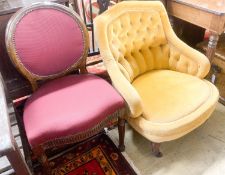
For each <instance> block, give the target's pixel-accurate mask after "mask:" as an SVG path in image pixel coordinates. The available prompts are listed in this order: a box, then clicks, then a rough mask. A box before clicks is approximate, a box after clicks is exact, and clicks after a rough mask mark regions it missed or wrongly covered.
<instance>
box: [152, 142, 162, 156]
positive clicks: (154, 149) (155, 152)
mask: <svg viewBox="0 0 225 175" xmlns="http://www.w3.org/2000/svg"><path fill="white" fill-rule="evenodd" d="M151 146H152V153H153V155H154V156H156V157H162V156H163V154H162V153H161V152H160V149H159V148H160V143H154V142H151Z"/></svg>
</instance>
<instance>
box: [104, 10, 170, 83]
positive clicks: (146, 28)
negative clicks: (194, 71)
mask: <svg viewBox="0 0 225 175" xmlns="http://www.w3.org/2000/svg"><path fill="white" fill-rule="evenodd" d="M108 41H109V47H110V49H111V52H112V54H113V57H114V58H115V59H116V61H117V62H118V66H119V67H120V69H121V71H122V72H123V73H125V74H127V75H129V78H130V80H131V81H132V79H134V78H135V77H137V76H138V75H140V74H142V73H144V72H146V71H149V70H152V69H164V68H168V65H169V64H168V57H169V46H168V43H167V40H166V37H165V33H164V30H163V26H162V22H161V18H160V14H159V12H157V11H156V10H146V11H141V12H140V11H135V10H132V11H127V12H125V13H123V14H121V15H120V16H118V17H117V18H116V19H114V20H113V22H112V23H110V24H109V26H108ZM126 77H127V76H126Z"/></svg>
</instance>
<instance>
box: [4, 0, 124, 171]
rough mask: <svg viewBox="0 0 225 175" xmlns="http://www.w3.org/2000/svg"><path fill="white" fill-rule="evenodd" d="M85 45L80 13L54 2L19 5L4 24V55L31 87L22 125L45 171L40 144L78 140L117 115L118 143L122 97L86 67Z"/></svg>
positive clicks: (121, 135) (43, 146)
mask: <svg viewBox="0 0 225 175" xmlns="http://www.w3.org/2000/svg"><path fill="white" fill-rule="evenodd" d="M88 45H89V40H88V33H87V30H86V27H85V25H84V24H83V22H82V21H81V19H80V17H79V16H78V15H77V14H76V13H75V12H74V11H72V10H70V9H69V8H67V7H65V6H63V5H60V4H55V3H37V4H33V5H31V6H29V7H26V8H23V9H21V10H19V11H18V12H17V13H16V14H15V15H13V16H12V18H11V20H10V22H9V23H8V26H7V30H6V46H7V51H8V54H9V56H10V59H11V61H12V63H13V64H14V65H15V66H16V68H17V69H18V70H19V71H20V72H21V73H22V74H23V75H24V76H25V77H26V78H27V79H28V80H29V82H30V83H31V85H32V88H33V91H34V92H33V94H32V95H31V96H30V97H29V98H28V100H27V101H26V103H25V106H24V112H23V124H24V130H25V133H26V136H27V140H28V142H29V145H30V148H31V150H32V153H33V155H34V157H36V159H38V160H39V161H40V163H41V164H42V166H43V167H44V169H45V171H46V172H45V173H46V174H50V173H51V170H50V167H49V162H48V158H47V157H46V154H45V151H46V149H50V148H55V147H60V146H62V145H66V144H72V143H74V142H80V141H83V140H84V139H86V138H89V137H91V136H93V135H95V134H97V133H98V132H100V131H102V130H103V128H104V127H106V126H107V125H108V124H109V123H110V122H111V121H112V120H116V119H117V118H119V119H118V120H119V122H118V123H119V124H118V125H119V126H120V127H119V140H120V141H119V142H120V144H119V148H120V149H121V150H123V149H124V142H123V139H124V132H125V130H124V119H123V116H124V115H125V111H126V110H125V103H124V100H123V98H122V97H121V96H120V95H119V94H118V93H117V91H116V90H115V89H114V88H113V87H112V86H111V85H110V84H109V83H108V82H106V81H105V80H103V79H101V78H99V77H97V76H95V75H91V74H88V73H87V71H86V57H87V54H88ZM75 70H76V71H78V72H79V74H75V73H73V72H74V71H75ZM76 71H75V72H76ZM53 79H54V80H53ZM47 80H49V81H47Z"/></svg>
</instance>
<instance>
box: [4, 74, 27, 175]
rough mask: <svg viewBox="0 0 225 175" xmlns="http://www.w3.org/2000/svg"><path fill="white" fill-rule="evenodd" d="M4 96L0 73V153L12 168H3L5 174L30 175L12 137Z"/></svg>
mask: <svg viewBox="0 0 225 175" xmlns="http://www.w3.org/2000/svg"><path fill="white" fill-rule="evenodd" d="M5 97H6V95H5V89H4V85H3V80H2V77H1V74H0V109H1V110H0V129H1V130H0V155H1V156H4V155H5V156H6V157H7V158H8V160H9V162H10V164H11V166H12V168H13V170H10V169H8V168H7V169H5V171H7V174H8V173H10V174H11V173H13V172H14V173H16V174H23V175H31V172H30V170H29V168H28V166H27V164H26V163H25V160H24V158H23V156H22V154H21V152H20V150H19V147H18V145H17V143H16V141H15V138H14V137H13V134H12V131H11V125H10V121H9V112H8V104H7V99H6V98H5ZM1 168H4V167H0V173H4V172H5V171H4V170H3V172H1Z"/></svg>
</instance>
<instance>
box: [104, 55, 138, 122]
mask: <svg viewBox="0 0 225 175" xmlns="http://www.w3.org/2000/svg"><path fill="white" fill-rule="evenodd" d="M101 54H102V56H103V62H104V64H105V66H106V69H107V71H108V74H109V76H110V78H111V80H112V83H113V86H114V87H115V88H116V89H117V90H118V91H119V93H120V94H121V95H122V97H123V98H124V99H125V101H126V103H127V105H128V107H129V110H130V117H134V118H135V117H138V116H140V115H141V114H142V107H141V100H140V96H139V94H138V93H137V91H136V90H135V89H134V87H133V86H132V85H131V83H130V82H129V81H128V80H127V79H126V78H125V76H124V75H123V74H122V72H121V71H120V69H119V67H118V66H117V64H116V62H115V61H114V60H112V59H113V58H112V59H104V58H106V55H105V54H104V53H102V52H101Z"/></svg>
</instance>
